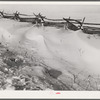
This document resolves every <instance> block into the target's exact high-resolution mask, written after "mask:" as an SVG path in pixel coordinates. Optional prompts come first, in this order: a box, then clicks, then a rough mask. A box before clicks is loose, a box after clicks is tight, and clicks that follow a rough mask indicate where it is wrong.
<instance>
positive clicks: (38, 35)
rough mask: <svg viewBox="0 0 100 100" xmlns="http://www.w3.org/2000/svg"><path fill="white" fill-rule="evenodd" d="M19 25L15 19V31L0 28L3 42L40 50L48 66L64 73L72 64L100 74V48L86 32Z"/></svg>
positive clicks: (73, 66)
mask: <svg viewBox="0 0 100 100" xmlns="http://www.w3.org/2000/svg"><path fill="white" fill-rule="evenodd" d="M17 25H18V23H17V24H16V22H15V25H14V27H13V28H14V29H13V31H12V30H11V27H10V28H7V30H6V29H4V28H0V42H5V41H6V42H7V43H8V44H10V46H12V47H15V46H18V45H20V46H23V47H25V48H27V49H29V50H33V51H36V52H37V53H38V54H39V55H40V56H41V57H43V59H44V61H45V62H46V63H47V64H48V65H50V66H52V67H53V68H55V69H58V70H61V71H62V72H64V74H66V71H67V70H68V67H69V68H73V69H74V68H75V69H79V71H81V70H86V71H88V72H89V73H92V74H99V73H100V70H99V69H100V68H99V66H100V61H99V59H100V50H99V49H98V48H96V47H95V46H94V45H92V42H91V41H92V40H91V39H88V38H87V37H88V35H87V34H84V33H83V32H82V31H80V30H79V31H76V32H75V31H71V30H64V29H56V28H51V27H39V28H38V27H34V26H31V27H29V26H28V25H27V24H26V23H25V24H24V26H23V25H22V26H21V27H20V28H18V26H17ZM25 25H26V26H25ZM0 26H1V25H0ZM24 27H26V28H24ZM9 30H10V31H9ZM14 30H17V31H14ZM84 37H85V38H84ZM93 38H95V37H93ZM86 39H88V41H87V40H86ZM95 41H99V39H95ZM95 41H94V42H95ZM15 44H16V45H15ZM98 45H99V44H98Z"/></svg>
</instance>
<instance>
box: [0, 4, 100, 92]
mask: <svg viewBox="0 0 100 100" xmlns="http://www.w3.org/2000/svg"><path fill="white" fill-rule="evenodd" d="M30 9H31V10H30ZM3 10H4V12H6V13H14V12H16V11H19V12H21V13H22V14H29V15H33V12H34V13H36V14H38V13H41V14H42V15H44V16H45V15H46V17H47V18H51V19H59V18H60V19H61V18H63V17H65V18H69V17H70V18H74V19H83V18H84V17H85V23H100V5H92V6H91V5H66V4H65V5H61V4H59V5H55V4H53V5H49V4H47V5H46V4H42V5H39V4H37V5H35V4H33V5H32V4H30V5H28V4H25V5H24V4H9V5H7V4H4V5H3V4H0V11H3ZM96 27H100V26H99V25H98V26H96ZM98 34H99V33H98ZM98 34H91V35H90V34H86V33H83V32H82V30H78V31H72V30H70V29H68V30H65V29H64V28H63V27H62V28H56V27H50V26H48V27H47V26H46V27H44V26H39V27H37V26H36V25H34V24H32V23H27V22H19V21H17V20H11V19H6V18H0V90H32V91H37V90H38V91H40V90H44V91H55V90H63V91H99V90H100V35H98Z"/></svg>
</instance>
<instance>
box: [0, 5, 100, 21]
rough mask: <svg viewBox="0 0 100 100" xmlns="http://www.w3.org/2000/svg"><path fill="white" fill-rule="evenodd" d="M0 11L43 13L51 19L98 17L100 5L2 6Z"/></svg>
mask: <svg viewBox="0 0 100 100" xmlns="http://www.w3.org/2000/svg"><path fill="white" fill-rule="evenodd" d="M0 9H1V10H4V11H5V12H8V11H9V12H15V11H16V10H18V11H20V12H21V13H26V14H32V13H33V12H34V13H39V12H41V13H42V14H43V15H46V16H47V17H50V18H62V17H68V16H70V17H87V19H88V18H90V19H91V18H94V17H98V19H99V17H100V16H99V15H100V14H99V13H100V5H56V4H55V5H54V4H53V5H49V4H45V5H43V4H42V5H41V4H24V5H23V4H9V5H7V4H0ZM99 20H100V19H99Z"/></svg>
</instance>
